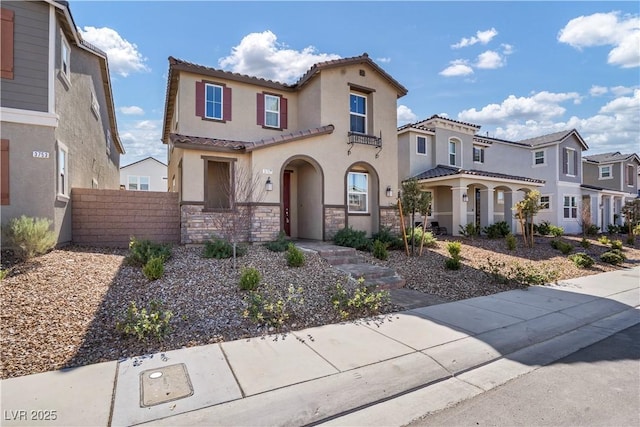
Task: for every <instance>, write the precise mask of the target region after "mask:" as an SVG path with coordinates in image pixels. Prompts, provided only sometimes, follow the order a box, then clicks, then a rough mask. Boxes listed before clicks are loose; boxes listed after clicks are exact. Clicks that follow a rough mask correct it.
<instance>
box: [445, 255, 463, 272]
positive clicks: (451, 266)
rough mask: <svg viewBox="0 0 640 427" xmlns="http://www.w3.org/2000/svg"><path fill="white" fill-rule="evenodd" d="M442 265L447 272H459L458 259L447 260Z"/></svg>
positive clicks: (459, 264)
mask: <svg viewBox="0 0 640 427" xmlns="http://www.w3.org/2000/svg"><path fill="white" fill-rule="evenodd" d="M444 265H445V267H447V269H448V270H460V266H461V263H460V258H447V259H446V260H445V262H444Z"/></svg>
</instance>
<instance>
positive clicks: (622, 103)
mask: <svg viewBox="0 0 640 427" xmlns="http://www.w3.org/2000/svg"><path fill="white" fill-rule="evenodd" d="M632 111H637V112H638V113H639V114H638V116H640V89H636V90H635V91H634V93H633V97H628V96H621V97H619V98H616V99H614V100H613V101H611V102H609V103H607V104H605V105H603V106H602V108H600V111H599V113H601V114H626V113H628V112H632Z"/></svg>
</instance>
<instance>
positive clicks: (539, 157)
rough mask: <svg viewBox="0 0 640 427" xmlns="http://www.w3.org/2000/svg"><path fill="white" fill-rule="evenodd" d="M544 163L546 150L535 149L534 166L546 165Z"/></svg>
mask: <svg viewBox="0 0 640 427" xmlns="http://www.w3.org/2000/svg"><path fill="white" fill-rule="evenodd" d="M544 164H545V159H544V150H540V151H534V152H533V165H534V166H538V165H544Z"/></svg>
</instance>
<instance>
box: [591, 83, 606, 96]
mask: <svg viewBox="0 0 640 427" xmlns="http://www.w3.org/2000/svg"><path fill="white" fill-rule="evenodd" d="M607 92H609V88H607V87H605V86H597V85H593V86H591V89H589V95H591V96H602V95H604V94H606V93H607Z"/></svg>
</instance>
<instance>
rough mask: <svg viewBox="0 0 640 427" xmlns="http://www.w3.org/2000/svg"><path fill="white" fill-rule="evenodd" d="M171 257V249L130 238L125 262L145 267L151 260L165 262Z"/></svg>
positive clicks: (166, 246)
mask: <svg viewBox="0 0 640 427" xmlns="http://www.w3.org/2000/svg"><path fill="white" fill-rule="evenodd" d="M170 257H171V247H170V246H169V245H162V244H159V243H153V242H152V241H150V240H138V239H136V238H135V237H132V238H131V240H130V241H129V255H128V256H127V261H128V262H129V264H132V265H138V266H145V265H146V264H147V263H148V262H149V260H150V259H151V258H162V261H166V260H168V259H169V258H170Z"/></svg>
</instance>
